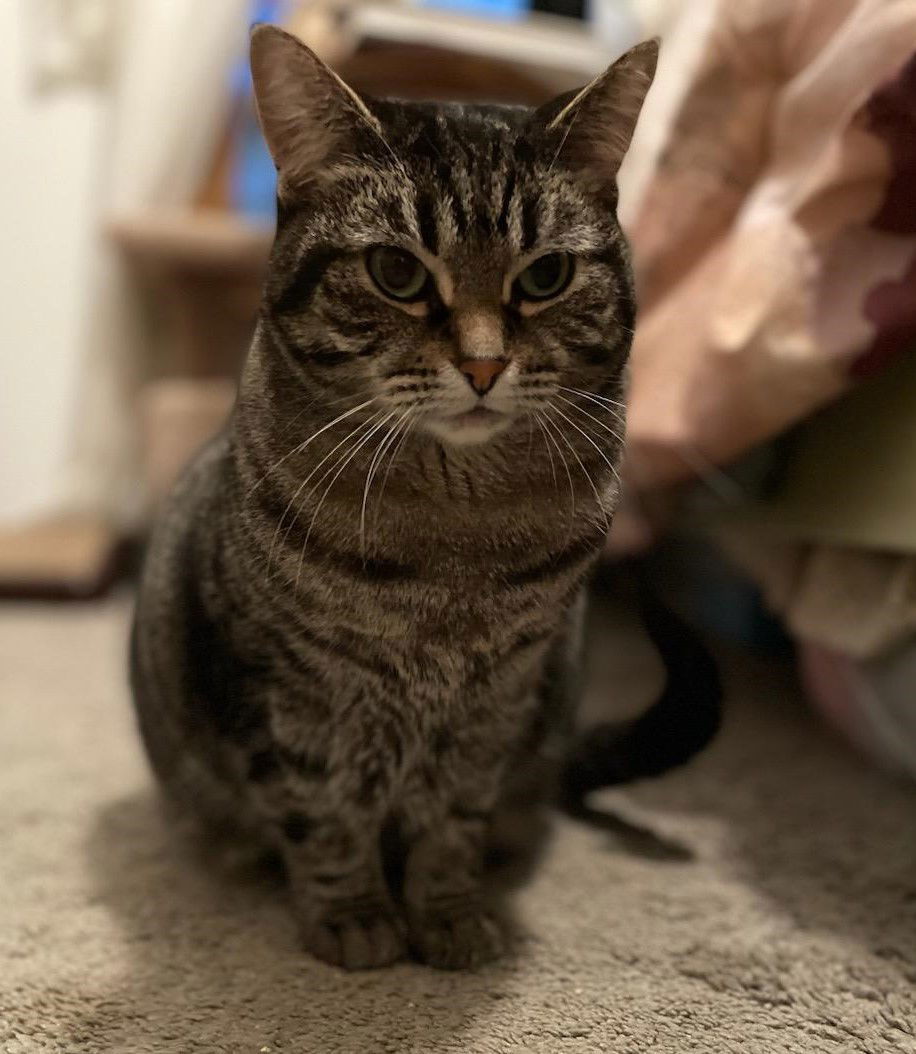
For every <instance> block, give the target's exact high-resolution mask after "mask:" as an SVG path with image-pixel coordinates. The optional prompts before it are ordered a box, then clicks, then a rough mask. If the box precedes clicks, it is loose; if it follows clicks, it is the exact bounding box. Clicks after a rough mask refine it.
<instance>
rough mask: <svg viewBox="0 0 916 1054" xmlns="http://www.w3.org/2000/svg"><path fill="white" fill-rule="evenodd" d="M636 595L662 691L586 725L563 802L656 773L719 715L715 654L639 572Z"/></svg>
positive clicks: (699, 742)
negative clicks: (642, 708)
mask: <svg viewBox="0 0 916 1054" xmlns="http://www.w3.org/2000/svg"><path fill="white" fill-rule="evenodd" d="M636 592H637V597H638V602H639V607H640V609H641V612H642V618H643V621H644V623H645V627H646V630H647V631H648V634H649V638H650V639H651V641H652V643H653V644H654V645H655V647H656V648H657V649H658V653H659V655H660V657H661V659H662V662H663V664H664V667H665V687H664V690H663V691H662V694H661V698H660V699H659V700H658V701H657V702H656V703H654V704H653V705H652V706H651V707H650V708H649V709H648V710H647V711H646V712H645V713H643V714H641V715H640V716H639V717H637V718H635V719H633V720H632V721H629V722H626V723H622V724H602V725H597V726H596V727H594V728H590V729H588V730H586V731H585V732H584V733H583V734H582V735H581V736H580V737H579V739H578V740H577V741H576V742H575V743H574V744H573V747H572V750H571V751H570V753H569V756H568V757H567V759H566V762H565V765H564V769H563V772H562V775H561V792H562V801H563V805H564V807H565V808H567V809H568V810H570V811H573V812H575V811H577V810H579V809H581V808H582V805H583V799H584V797H585V795H586V794H588V793H589V792H590V791H593V790H598V789H599V788H600V787H610V786H613V785H614V784H618V783H629V782H630V781H632V780H638V779H646V778H650V777H653V776H660V775H661V774H662V773H663V772H667V771H668V770H669V769H672V768H676V767H677V766H678V765H683V764H684V763H685V762H686V761H689V760H690V758H692V757H693V756H694V754H697V753H699V751H701V750H702V749H703V748H704V747H705V746H706V745H707V744H708V743H709V742H710V741H711V740H712V739H713V737H714V736H715V734H716V732H717V731H718V730H719V724H720V721H721V713H722V709H721V704H722V688H721V684H720V681H719V672H718V669H717V667H716V664H715V661H714V660H713V658H712V656H711V655H710V654H709V652H708V651H707V649H706V647H705V646H704V644H703V642H702V641H701V639H700V637H699V635H698V634H697V633H696V632H695V631H694V630H693V629H692V628H691V627H690V626H688V625H687V623H686V622H684V621H683V619H681V618H680V617H679V616H678V615H676V614H675V613H674V612H673V611H671V610H670V609H669V608H668V607H666V606H665V605H664V604H663V603H662V602H661V601H660V600H659V598H658V596H657V595H656V593H655V591H654V589H653V588H652V587H651V586H650V585H649V583H648V582H647V579H646V576H645V574H643V573H640V574H639V576H638V586H637V590H636Z"/></svg>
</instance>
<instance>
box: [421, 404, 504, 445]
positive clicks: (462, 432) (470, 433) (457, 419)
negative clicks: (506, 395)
mask: <svg viewBox="0 0 916 1054" xmlns="http://www.w3.org/2000/svg"><path fill="white" fill-rule="evenodd" d="M511 421H512V418H511V416H510V415H509V414H506V413H503V412H502V411H500V410H491V409H490V408H489V407H488V406H475V407H474V408H473V410H465V411H463V412H462V413H460V414H451V415H450V416H448V417H438V418H434V419H432V420H431V421H429V426H428V427H429V429H430V431H432V432H433V433H434V434H435V435H436V436H438V437H439V438H440V439H446V440H448V441H449V442H451V443H455V444H458V445H461V446H466V445H471V444H473V443H484V442H486V441H487V440H488V439H492V438H493V436H495V435H496V434H497V433H498V432H501V431H503V429H504V428H506V427H507V426H508V425H509V424H510V423H511Z"/></svg>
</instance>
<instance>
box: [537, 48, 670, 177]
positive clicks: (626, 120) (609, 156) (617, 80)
mask: <svg viewBox="0 0 916 1054" xmlns="http://www.w3.org/2000/svg"><path fill="white" fill-rule="evenodd" d="M658 46H659V42H658V40H657V39H654V40H647V41H645V42H644V43H642V44H637V45H636V47H634V48H631V49H630V50H629V51H628V52H626V53H625V54H624V55H623V56H622V57H621V58H619V59H618V60H617V61H616V62H615V63H614V64H613V66H611V67H610V68H609V69H607V70H605V71H604V73H602V74H600V76H598V77H596V78H595V79H594V80H593V81H592V82H591V84H587V85H586V86H585V87H584V88H582V90H581V91H579V92H576V93H575V94H573V95H571V96H569V95H567V96H561V97H560V98H559V99H555V100H554V101H553V102H551V103H547V105H546V106H542V107H541V109H540V110H538V111H537V113H536V115H535V116H536V118H539V119H540V120H541V121H543V122H544V125H545V127H546V130H547V132H548V133H551V134H552V135H555V136H558V137H559V139H560V145H559V147H558V149H557V154H556V156H557V157H558V158H560V159H562V160H563V162H564V163H565V164H566V165H567V166H568V167H570V168H572V169H575V170H578V171H580V172H581V173H582V174H583V175H585V176H586V177H587V178H588V179H589V181H590V182H595V183H597V184H598V185H605V184H609V183H611V182H612V181H613V180H614V178H615V176H616V175H617V170H618V169H619V168H620V165H621V162H622V161H623V159H624V155H625V154H626V152H627V150H628V149H629V146H630V140H631V139H632V138H633V131H634V129H635V128H636V121H637V119H638V117H639V113H640V110H641V109H642V104H643V101H644V100H645V98H646V93H647V92H648V91H649V88H650V87H651V86H652V78H653V77H654V76H655V67H656V65H657V63H658Z"/></svg>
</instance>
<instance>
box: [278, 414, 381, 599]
mask: <svg viewBox="0 0 916 1054" xmlns="http://www.w3.org/2000/svg"><path fill="white" fill-rule="evenodd" d="M382 413H383V411H382V410H377V411H376V412H375V413H374V414H372V416H371V417H370V418H369V419H368V420H367V421H362V422H360V424H358V425H357V426H356V428H354V429H353V431H352V432H349V433H348V434H347V435H345V436H344V437H343V439H341V441H340V442H339V443H338V444H337V445H336V446H335V447H333V448H332V449H331V450H329V451H328V453H327V454H325V455H324V457H323V458H322V459H321V460H320V461H319V462H318V464H317V465H316V466H315V467H314V468H313V469H312V471H311V472H310V473H309V474H308V475H307V476H306V477H305V479H304V480H303V481H302V482H301V483H300V484H299V486H298V487H297V488H296V492H295V493H294V494H293V496H292V497H291V498H290V499H289V503H288V504H287V506H286V508H285V509H284V510H283V515H282V516H281V517H280V519H279V521H278V523H277V526H276V529H275V530H274V535H273V538H272V539H271V542H270V549H269V550H268V553H267V578H268V579H269V578H270V564H271V560H272V558H273V553H274V548H275V547H276V544H277V536H278V535H279V533H280V531H281V530H282V529H283V522H284V520H285V519H286V517H287V515H288V514H289V511H290V509H291V508H292V507H293V505H294V504H295V503H296V500H297V499H298V497H299V495H300V494H301V493H302V491H303V490H304V489H305V488H306V487H307V486H308V482H309V480H310V479H311V478H312V477H313V476H314V475H315V473H316V472H317V471H318V470H319V469H320V468H321V466H322V465H323V464H324V463H325V462H326V461H328V460H329V459H330V458H332V457H333V456H334V454H336V453H337V451H338V450H340V448H341V447H342V446H343V445H344V444H345V443H346V442H348V441H349V440H350V439H352V438H353V436H355V435H356V434H357V433H358V432H361V431H362V429H364V428H367V427H368V426H369V425H371V424H372V423H373V422H374V421H377V420H378V418H379V416H380V415H381V414H382ZM326 477H327V473H325V475H324V476H322V479H325V478H326ZM320 482H321V481H320V480H319V483H320ZM298 518H299V513H298V511H297V512H296V515H295V516H294V517H293V518H292V520H291V521H290V524H289V526H288V527H287V528H286V533H285V534H284V535H283V541H282V542H281V545H285V544H286V540H287V538H289V536H290V532H291V531H292V529H293V527H295V526H296V520H297V519H298Z"/></svg>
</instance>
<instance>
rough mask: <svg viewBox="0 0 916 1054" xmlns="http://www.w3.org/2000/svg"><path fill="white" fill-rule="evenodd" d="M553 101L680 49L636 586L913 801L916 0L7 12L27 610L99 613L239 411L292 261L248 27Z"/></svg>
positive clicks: (629, 493)
mask: <svg viewBox="0 0 916 1054" xmlns="http://www.w3.org/2000/svg"><path fill="white" fill-rule="evenodd" d="M261 20H267V21H274V22H280V23H283V24H285V25H287V26H288V27H289V28H291V29H292V30H293V31H294V32H296V33H298V34H299V35H300V36H301V37H302V38H303V39H304V40H305V41H306V42H307V43H308V44H309V45H310V46H311V47H312V48H313V49H314V50H315V51H316V52H317V53H318V54H319V55H320V56H322V57H323V58H324V59H325V60H326V61H328V62H329V63H330V64H332V65H333V66H334V67H335V68H336V69H337V70H338V71H339V72H340V74H341V75H342V76H343V77H344V79H345V80H347V81H348V82H349V83H350V84H352V85H353V86H354V87H355V88H356V89H357V90H360V91H365V92H368V93H371V94H377V95H393V96H399V97H405V98H434V99H472V100H486V101H505V102H514V103H530V104H537V103H539V102H541V101H543V100H545V99H547V98H549V97H550V96H552V95H554V94H556V93H557V92H559V91H562V90H565V89H568V88H572V87H575V86H578V85H581V84H583V83H584V82H586V81H587V80H589V79H590V78H591V77H592V76H594V75H595V74H597V73H598V72H600V71H601V70H603V69H604V68H605V67H606V66H607V65H608V63H609V62H610V61H611V60H613V59H614V58H615V57H616V56H617V55H619V54H620V53H621V52H622V51H623V50H624V49H625V48H627V47H629V46H630V45H632V44H633V43H635V42H636V41H637V40H639V39H642V38H644V37H646V36H650V35H654V34H658V35H661V37H662V38H663V50H662V60H661V66H660V70H659V75H658V79H657V82H656V86H655V87H654V88H653V90H652V92H651V94H650V97H649V101H648V103H647V106H646V109H645V111H644V114H643V118H642V120H641V122H640V125H639V129H638V131H637V136H636V139H635V142H634V145H633V149H632V151H631V155H630V157H629V158H628V160H627V163H626V165H625V168H624V171H623V172H622V173H621V206H620V212H621V218H622V221H623V222H624V225H625V227H626V229H627V231H628V233H629V234H630V237H631V239H632V242H633V249H634V262H635V266H636V273H637V279H638V283H639V288H640V298H641V304H642V313H641V316H640V322H639V326H638V331H637V335H636V341H635V346H634V353H633V361H632V400H631V412H630V423H629V432H628V454H627V463H626V482H627V490H626V495H625V501H624V505H623V507H622V509H621V512H620V514H619V516H618V519H617V522H616V523H615V527H614V530H613V532H612V537H611V538H610V539H609V543H608V557H609V559H618V558H623V557H627V556H630V555H632V554H634V553H640V554H645V553H649V554H651V562H652V566H653V567H654V569H655V573H656V574H657V575H658V576H659V577H660V578H662V579H664V582H665V584H666V587H667V588H668V589H669V591H671V592H672V593H674V594H676V596H677V597H678V599H679V602H680V604H681V606H682V607H683V608H684V609H685V610H687V611H688V612H689V613H690V614H691V616H692V617H693V619H694V621H695V622H697V623H698V624H699V625H701V626H702V627H703V628H704V629H706V630H707V631H708V632H710V633H712V634H715V635H718V636H720V637H724V638H728V639H729V640H731V641H732V642H736V643H737V644H739V645H740V646H741V647H743V648H746V649H750V650H754V651H757V652H760V653H762V654H764V655H774V656H775V655H781V656H784V655H786V654H791V655H793V656H795V657H796V658H797V662H798V670H799V673H800V676H801V679H802V682H803V684H804V686H805V689H806V692H807V695H808V697H809V699H810V700H811V701H812V703H813V704H814V705H815V706H817V707H818V708H819V709H820V710H821V711H823V713H824V714H825V715H826V717H827V718H828V720H829V721H831V722H832V723H833V724H834V725H836V726H837V727H839V728H840V729H842V730H843V732H844V733H845V734H846V735H847V736H848V737H849V738H851V739H853V740H854V741H855V742H857V743H858V744H859V745H860V746H861V747H862V748H863V749H864V750H865V751H867V752H868V753H869V754H870V755H871V756H872V757H874V758H875V759H877V760H879V761H881V762H882V763H884V764H887V765H890V766H891V767H894V768H896V769H898V770H903V771H907V772H909V773H910V774H912V775H916V355H914V348H916V192H914V189H913V188H914V187H916V59H914V53H916V0H727V2H726V0H591V2H584V0H535V2H534V3H533V4H531V3H529V2H528V0H438V2H431V0H430V2H419V0H417V2H413V3H407V2H404V3H396V2H393V0H392V2H388V3H382V2H378V3H360V2H355V0H353V2H346V0H336V2H324V0H314V2H310V3H301V2H300V3H297V2H295V0H285V2H284V0H273V2H271V0H259V2H254V0H208V2H207V3H206V4H204V3H199V2H197V3H195V2H193V0H27V2H26V0H22V2H16V0H4V2H3V3H0V54H2V59H3V61H2V62H0V83H2V94H0V121H2V127H3V128H4V131H5V159H6V160H5V163H4V165H3V167H2V170H0V187H2V193H0V228H2V230H3V231H4V232H5V233H6V239H5V246H6V252H5V255H4V259H3V260H2V262H0V303H2V313H0V448H2V451H3V456H2V459H0V595H2V596H3V597H4V598H7V600H8V602H9V603H10V604H15V603H19V602H21V601H22V600H23V599H33V600H34V599H42V600H46V601H64V600H70V601H78V602H83V603H87V602H90V601H91V600H92V599H94V598H97V597H99V596H102V595H104V594H105V593H107V592H108V591H109V590H111V589H112V587H113V586H114V585H115V583H117V582H119V581H121V580H123V579H125V578H128V579H129V577H130V573H131V568H132V566H133V564H134V554H135V552H136V550H137V542H138V540H142V538H143V535H144V532H145V529H146V526H147V524H148V523H149V520H150V517H151V515H152V514H153V513H154V511H155V508H156V505H157V503H158V502H159V501H160V500H161V498H162V496H163V494H164V493H165V492H166V491H167V489H168V487H169V485H170V483H171V481H172V479H173V478H174V476H175V473H176V472H177V471H178V470H179V469H180V467H181V465H182V464H183V463H184V462H185V460H186V459H187V458H188V457H189V455H190V454H191V453H193V451H194V450H195V449H196V448H197V447H198V446H199V445H200V443H201V442H202V441H203V440H204V439H206V438H207V437H208V436H209V435H210V434H211V433H212V432H213V431H214V430H215V429H217V428H218V427H219V426H220V424H221V422H222V420H223V419H224V417H225V414H226V412H227V410H228V408H229V406H230V405H231V401H232V397H233V391H234V383H235V376H236V372H237V369H238V365H239V362H240V359H241V357H242V355H243V354H244V351H245V348H246V345H247V342H248V340H249V337H250V335H251V331H252V327H253V323H254V319H255V314H256V311H257V303H258V296H259V288H260V282H261V279H262V275H263V271H264V266H265V261H266V257H267V252H268V249H269V246H270V241H271V235H272V224H273V219H274V215H273V211H274V190H273V169H272V166H271V164H270V161H269V159H268V157H267V155H266V152H265V149H264V147H263V145H262V143H261V139H260V136H259V133H258V129H257V124H256V120H255V117H254V113H253V109H252V101H251V97H250V82H249V79H248V74H247V70H246V65H245V52H246V41H247V29H248V26H249V25H250V24H251V23H252V22H253V21H261Z"/></svg>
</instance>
